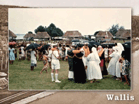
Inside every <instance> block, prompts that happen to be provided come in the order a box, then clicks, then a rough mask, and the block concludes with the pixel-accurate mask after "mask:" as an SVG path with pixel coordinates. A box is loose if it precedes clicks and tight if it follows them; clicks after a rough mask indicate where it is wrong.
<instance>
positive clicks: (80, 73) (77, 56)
mask: <svg viewBox="0 0 139 104" xmlns="http://www.w3.org/2000/svg"><path fill="white" fill-rule="evenodd" d="M81 47H82V46H81V45H78V47H77V48H76V50H73V51H72V52H73V54H74V58H73V72H74V81H75V83H83V84H84V83H86V72H85V67H84V64H83V61H82V56H83V52H82V51H81V50H80V49H81Z"/></svg>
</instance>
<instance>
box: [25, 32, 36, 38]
mask: <svg viewBox="0 0 139 104" xmlns="http://www.w3.org/2000/svg"><path fill="white" fill-rule="evenodd" d="M34 36H35V34H32V33H27V34H26V35H25V36H24V38H29V37H34Z"/></svg>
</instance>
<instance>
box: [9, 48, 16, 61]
mask: <svg viewBox="0 0 139 104" xmlns="http://www.w3.org/2000/svg"><path fill="white" fill-rule="evenodd" d="M14 50H15V49H14V48H13V46H12V45H10V48H9V59H10V64H13V62H14V60H15V55H14Z"/></svg>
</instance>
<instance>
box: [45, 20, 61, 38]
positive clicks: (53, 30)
mask: <svg viewBox="0 0 139 104" xmlns="http://www.w3.org/2000/svg"><path fill="white" fill-rule="evenodd" d="M46 32H47V33H48V34H49V35H50V36H51V37H56V36H63V31H62V30H61V29H60V28H57V27H56V26H55V25H54V24H53V23H51V24H50V25H49V26H48V28H46Z"/></svg>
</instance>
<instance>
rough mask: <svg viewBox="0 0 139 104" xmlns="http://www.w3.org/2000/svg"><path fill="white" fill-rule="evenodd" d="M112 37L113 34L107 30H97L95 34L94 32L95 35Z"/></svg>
mask: <svg viewBox="0 0 139 104" xmlns="http://www.w3.org/2000/svg"><path fill="white" fill-rule="evenodd" d="M106 36H108V37H113V35H112V34H111V33H110V32H109V31H99V32H98V33H97V34H96V37H106Z"/></svg>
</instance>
